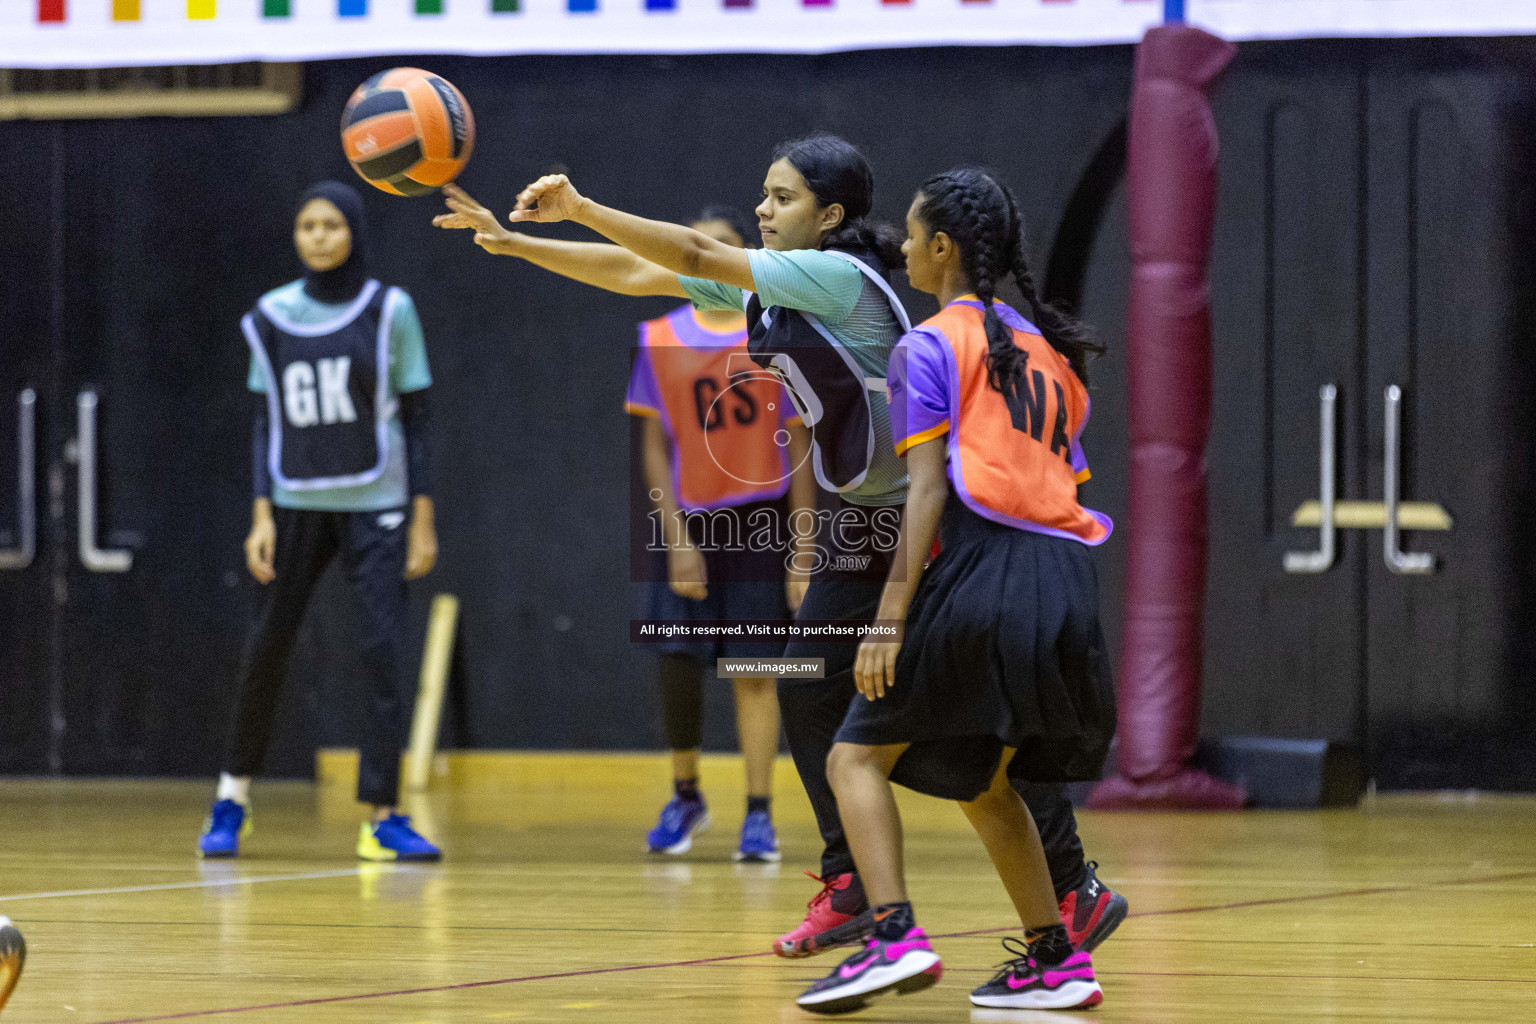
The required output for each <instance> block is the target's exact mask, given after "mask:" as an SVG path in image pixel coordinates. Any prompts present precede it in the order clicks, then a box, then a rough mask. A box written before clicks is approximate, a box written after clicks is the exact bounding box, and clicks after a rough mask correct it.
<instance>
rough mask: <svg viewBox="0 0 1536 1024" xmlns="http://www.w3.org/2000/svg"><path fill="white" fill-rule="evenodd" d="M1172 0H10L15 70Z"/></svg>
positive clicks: (701, 36) (460, 48)
mask: <svg viewBox="0 0 1536 1024" xmlns="http://www.w3.org/2000/svg"><path fill="white" fill-rule="evenodd" d="M1187 17H1188V20H1189V21H1190V22H1191V23H1193V24H1197V25H1200V26H1202V27H1205V28H1209V29H1210V30H1211V31H1214V32H1216V33H1218V34H1220V35H1223V36H1225V37H1227V38H1228V39H1233V40H1243V39H1294V38H1306V37H1316V36H1430V35H1523V34H1536V0H1188V12H1187ZM1161 18H1162V3H1161V0H0V67H114V66H122V65H134V64H190V63H220V62H229V61H246V60H272V61H287V60H308V59H318V58H325V57H360V56H382V55H386V54H431V53H454V54H485V55H488V54H523V53H710V52H712V53H740V52H780V53H825V52H828V51H833V50H853V49H868V48H875V47H901V46H943V45H956V44H959V45H980V46H1002V45H1015V44H1047V45H1087V44H1096V43H1127V42H1134V41H1136V40H1138V39H1140V38H1141V36H1142V34H1143V33H1145V31H1146V30H1147V29H1148V28H1149V27H1150V26H1152V25H1154V24H1156V23H1157V22H1158V21H1159V20H1161Z"/></svg>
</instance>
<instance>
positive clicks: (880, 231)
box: [773, 132, 906, 271]
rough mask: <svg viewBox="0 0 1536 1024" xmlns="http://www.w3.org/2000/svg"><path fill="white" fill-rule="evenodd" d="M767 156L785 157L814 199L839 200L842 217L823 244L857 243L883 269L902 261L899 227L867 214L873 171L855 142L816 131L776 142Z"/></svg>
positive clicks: (828, 203) (895, 267)
mask: <svg viewBox="0 0 1536 1024" xmlns="http://www.w3.org/2000/svg"><path fill="white" fill-rule="evenodd" d="M773 160H774V162H775V163H777V162H778V161H780V160H788V161H789V164H790V166H791V167H793V168H794V169H795V170H797V171H799V172H800V177H802V178H804V179H805V184H806V187H808V188H809V189H810V190H811V194H812V195H814V196H815V197H816V202H817V203H818V204H819V205H821V206H831V205H832V204H833V203H841V204H842V207H843V220H842V223H841V224H839V225H837V227H835V228H833V229H832V231H831V232H830V233H828V235H827V237H826V238H823V239H822V240H821V247H822V248H823V249H825V248H828V247H830V246H837V245H842V246H857V247H859V248H862V249H868V250H869V251H870V252H872V253H874V254H875V256H876V258H878V259H879V260H880V262H881V263H883V264H885V269H886V270H887V271H890V270H900V269H901V268H902V267H904V266H906V257H904V256H902V254H901V242H902V237H901V232H899V231H897V230H896V229H895V228H893V227H891V226H890V225H889V224H882V223H880V222H878V221H872V220H870V219H868V218H869V211H870V209H871V208H872V207H873V206H874V202H875V175H874V172H873V171H871V170H870V169H869V161H868V160H865V159H864V154H863V153H860V152H859V149H858V147H857V146H855V145H854V144H853V143H851V142H848V141H847V140H846V139H841V138H838V137H837V136H836V135H830V134H828V133H826V132H817V133H816V134H814V135H807V136H806V137H805V138H803V139H790V140H789V141H788V142H781V143H779V145H778V146H777V147H775V149H774V151H773Z"/></svg>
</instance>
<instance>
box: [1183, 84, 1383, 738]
mask: <svg viewBox="0 0 1536 1024" xmlns="http://www.w3.org/2000/svg"><path fill="white" fill-rule="evenodd" d="M1324 68H1326V65H1324ZM1246 71H1247V73H1243V74H1238V75H1234V76H1232V77H1231V78H1230V79H1229V80H1228V81H1227V83H1226V84H1225V85H1224V87H1223V89H1222V91H1221V92H1220V93H1218V96H1217V100H1216V104H1215V110H1216V115H1217V118H1218V123H1219V125H1220V130H1221V145H1222V193H1221V197H1220V205H1219V207H1218V209H1219V212H1220V217H1219V220H1218V236H1217V241H1216V248H1215V253H1214V261H1213V266H1212V282H1213V296H1214V299H1213V301H1214V316H1215V326H1216V353H1215V360H1216V363H1215V380H1216V382H1217V383H1216V405H1215V418H1214V422H1213V426H1212V436H1211V443H1210V447H1209V459H1210V513H1209V514H1210V545H1211V546H1210V572H1209V581H1210V584H1209V587H1210V589H1209V597H1208V602H1207V607H1208V611H1207V625H1206V632H1207V643H1206V658H1207V664H1206V669H1205V678H1206V680H1207V686H1206V719H1207V722H1208V727H1209V728H1211V729H1212V731H1215V732H1219V733H1226V734H1256V735H1267V736H1286V737H1325V738H1328V739H1334V740H1349V741H1354V740H1356V739H1357V738H1358V733H1359V728H1360V715H1361V707H1360V697H1361V676H1362V658H1361V650H1362V646H1363V635H1362V616H1361V613H1360V611H1359V602H1360V590H1361V583H1362V579H1363V577H1362V571H1363V566H1362V560H1361V555H1362V551H1363V548H1362V542H1363V541H1364V540H1365V538H1364V537H1360V536H1351V535H1348V534H1340V535H1339V538H1338V539H1339V542H1340V543H1339V547H1338V549H1337V551H1336V552H1335V555H1334V559H1333V563H1332V566H1331V568H1329V570H1328V571H1326V572H1315V573H1293V572H1287V571H1286V569H1285V560H1286V556H1287V553H1288V552H1293V551H1297V552H1299V551H1302V550H1303V549H1308V548H1315V547H1316V534H1315V533H1308V532H1304V531H1299V530H1296V529H1294V528H1293V527H1292V526H1291V520H1292V516H1293V514H1294V513H1295V511H1296V510H1297V508H1298V507H1299V506H1301V505H1302V504H1303V503H1304V502H1307V501H1314V502H1315V500H1316V499H1317V498H1318V496H1319V468H1318V460H1319V450H1320V436H1319V435H1320V391H1321V389H1322V388H1323V387H1324V386H1329V385H1331V386H1332V387H1333V388H1334V389H1335V399H1334V405H1335V408H1334V413H1335V415H1334V423H1335V427H1336V433H1337V436H1336V439H1335V444H1334V451H1335V454H1336V459H1337V471H1336V480H1337V485H1338V487H1339V488H1340V489H1341V490H1343V489H1345V488H1346V487H1348V486H1349V482H1351V481H1356V480H1358V479H1360V477H1361V476H1362V475H1363V474H1362V463H1361V457H1360V442H1359V435H1360V427H1361V423H1360V419H1359V417H1358V415H1357V413H1358V411H1359V409H1360V398H1359V395H1358V385H1357V382H1358V380H1359V378H1360V373H1361V365H1362V361H1363V352H1362V338H1361V322H1360V313H1359V309H1358V295H1359V288H1360V284H1359V278H1360V270H1359V257H1358V252H1359V234H1360V211H1359V189H1358V187H1357V181H1358V159H1357V153H1358V151H1359V140H1360V125H1359V114H1358V111H1359V106H1358V103H1359V85H1358V78H1357V76H1356V74H1355V73H1354V72H1353V71H1352V70H1351V69H1350V68H1348V67H1347V66H1335V68H1334V70H1332V71H1327V70H1322V69H1320V70H1319V71H1318V72H1316V73H1314V74H1310V75H1307V76H1298V75H1296V74H1295V73H1294V71H1293V69H1292V68H1290V67H1288V66H1287V65H1286V64H1285V63H1284V62H1281V63H1280V64H1278V65H1276V66H1265V65H1264V64H1263V63H1262V62H1255V66H1253V67H1251V68H1248V69H1246Z"/></svg>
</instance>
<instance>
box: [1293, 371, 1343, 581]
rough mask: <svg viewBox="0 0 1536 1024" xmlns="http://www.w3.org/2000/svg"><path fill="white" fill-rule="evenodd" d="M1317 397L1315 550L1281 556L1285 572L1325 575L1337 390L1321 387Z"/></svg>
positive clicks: (1328, 554)
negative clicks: (1318, 515)
mask: <svg viewBox="0 0 1536 1024" xmlns="http://www.w3.org/2000/svg"><path fill="white" fill-rule="evenodd" d="M1318 397H1319V398H1320V399H1321V412H1320V413H1319V414H1318V439H1319V445H1320V447H1319V448H1318V453H1317V471H1318V481H1317V497H1318V504H1319V505H1320V506H1321V508H1322V520H1321V522H1319V523H1318V534H1317V550H1316V551H1287V552H1286V553H1285V571H1286V572H1306V573H1317V572H1327V571H1328V569H1329V567H1331V566H1332V565H1333V555H1334V547H1333V545H1334V519H1333V512H1334V494H1333V480H1334V469H1333V459H1334V451H1335V449H1336V445H1335V444H1334V415H1333V410H1334V405H1335V404H1336V402H1337V400H1338V397H1339V389H1338V388H1336V387H1334V386H1333V385H1332V384H1324V385H1323V386H1322V388H1321V389H1319V391H1318Z"/></svg>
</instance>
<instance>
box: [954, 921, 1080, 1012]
mask: <svg viewBox="0 0 1536 1024" xmlns="http://www.w3.org/2000/svg"><path fill="white" fill-rule="evenodd" d="M1003 948H1004V949H1006V950H1007V951H1008V952H1010V953H1012V954H1014V958H1013V959H1012V960H1009V961H1007V962H1005V963H1001V964H998V965H997V966H998V972H997V976H996V977H995V978H993V979H992V980H991V981H989V982H987V983H986V984H985V985H983V986H981V988H978V989H977V990H976V991H974V992H972V993H971V1002H972V1003H974V1004H975V1005H977V1006H989V1007H997V1008H999V1009H1005V1010H1076V1009H1081V1008H1083V1007H1088V1006H1098V1005H1099V1004H1100V1003H1102V1002H1103V1001H1104V990H1103V989H1101V988H1099V983H1098V982H1097V981H1095V980H1094V978H1093V958H1092V957H1090V956H1089V955H1088V954H1087V953H1084V952H1082V951H1081V950H1079V951H1078V952H1076V953H1073V954H1072V955H1071V956H1069V957H1067V958H1066V959H1065V960H1063V961H1062V962H1061V963H1059V964H1056V965H1054V966H1048V965H1045V964H1040V963H1037V962H1036V961H1035V960H1033V959H1032V958H1031V957H1030V955H1029V947H1027V946H1025V945H1024V943H1022V942H1020V941H1019V940H1018V939H1015V938H1012V937H1011V936H1010V937H1009V938H1006V939H1004V940H1003Z"/></svg>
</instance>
